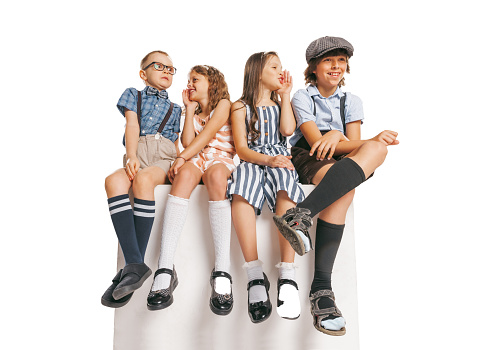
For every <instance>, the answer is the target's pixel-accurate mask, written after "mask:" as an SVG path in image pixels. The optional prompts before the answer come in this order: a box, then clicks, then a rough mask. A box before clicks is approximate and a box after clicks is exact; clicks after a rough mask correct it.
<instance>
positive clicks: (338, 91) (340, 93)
mask: <svg viewBox="0 0 491 350" xmlns="http://www.w3.org/2000/svg"><path fill="white" fill-rule="evenodd" d="M307 92H308V93H309V96H316V95H318V96H319V97H322V98H326V97H324V96H322V95H321V93H320V92H319V89H317V86H315V85H312V84H309V86H307ZM344 95H345V93H344V92H343V91H342V90H341V88H340V87H339V86H338V87H337V88H336V91H334V93H333V94H332V96H337V97H341V96H344ZM329 97H331V96H329Z"/></svg>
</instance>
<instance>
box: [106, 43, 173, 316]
mask: <svg viewBox="0 0 491 350" xmlns="http://www.w3.org/2000/svg"><path fill="white" fill-rule="evenodd" d="M140 68H141V70H140V78H141V79H142V80H143V81H144V83H145V85H146V87H145V88H144V89H143V90H142V91H138V90H136V89H135V88H129V89H126V90H125V91H124V93H123V95H122V96H121V98H120V99H119V101H118V104H117V107H118V110H119V111H120V112H121V114H123V115H124V116H125V118H126V128H125V136H124V138H123V145H125V147H126V154H125V155H124V158H123V166H124V167H123V168H120V169H118V170H116V171H115V172H114V173H112V174H111V175H109V176H108V177H107V178H106V182H105V187H106V193H107V198H108V200H107V201H108V204H109V213H110V215H111V220H112V222H113V225H114V229H115V230H116V235H117V237H118V240H119V244H120V245H121V249H122V251H123V255H124V259H125V267H124V268H123V269H121V270H119V272H118V273H117V274H116V276H115V277H114V278H113V280H112V282H113V283H112V284H111V286H110V287H109V288H108V289H107V290H106V292H105V293H104V295H103V296H102V298H101V302H102V304H103V305H105V306H108V307H113V308H117V307H121V306H124V305H126V304H127V303H128V301H129V300H130V298H131V296H132V295H133V292H134V291H135V290H136V289H138V288H140V287H141V286H142V284H143V282H144V281H145V280H146V279H147V278H148V277H149V276H150V274H151V273H152V271H151V270H150V268H149V267H148V266H147V265H146V264H145V263H144V257H145V250H146V247H147V243H148V240H149V238H150V232H151V230H152V224H153V220H154V217H155V198H154V188H155V186H157V185H159V184H163V183H164V182H165V181H166V179H167V172H168V171H169V169H170V166H171V163H172V162H173V161H174V160H175V159H176V157H177V156H178V153H179V148H178V142H179V141H178V139H179V137H178V136H179V131H180V129H179V127H180V120H181V107H180V106H179V105H177V104H174V103H172V102H170V101H169V99H168V96H167V91H166V90H167V89H168V88H169V87H170V86H171V85H172V79H173V76H174V74H175V73H176V68H175V67H174V66H173V64H172V61H171V59H170V57H169V55H168V54H167V53H165V52H163V51H152V52H150V53H149V54H147V55H146V56H145V57H144V58H143V60H142V61H141V64H140ZM130 188H133V194H134V209H133V208H132V207H131V204H130V200H129V196H128V191H129V189H130Z"/></svg>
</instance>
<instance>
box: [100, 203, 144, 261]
mask: <svg viewBox="0 0 491 350" xmlns="http://www.w3.org/2000/svg"><path fill="white" fill-rule="evenodd" d="M107 203H108V205H109V213H110V214H111V220H112V222H113V225H114V229H115V230H116V235H117V236H118V240H119V244H120V245H121V250H122V251H123V255H124V260H125V262H126V264H131V263H141V262H143V258H142V256H141V253H140V249H139V247H138V242H137V239H136V232H135V222H134V220H133V209H132V208H131V203H130V199H129V197H128V195H127V194H123V195H121V196H116V197H112V198H109V199H108V200H107Z"/></svg>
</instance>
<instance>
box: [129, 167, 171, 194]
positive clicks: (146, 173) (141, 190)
mask: <svg viewBox="0 0 491 350" xmlns="http://www.w3.org/2000/svg"><path fill="white" fill-rule="evenodd" d="M166 178H167V174H166V173H165V171H164V170H162V169H161V168H159V167H156V166H151V167H148V168H144V169H141V170H140V171H139V172H138V173H137V174H136V176H135V178H134V180H133V194H134V195H135V197H136V198H140V199H144V200H149V201H153V200H155V195H154V191H155V187H156V186H157V185H162V184H163V183H164V182H165V179H166Z"/></svg>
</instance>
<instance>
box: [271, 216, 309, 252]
mask: <svg viewBox="0 0 491 350" xmlns="http://www.w3.org/2000/svg"><path fill="white" fill-rule="evenodd" d="M273 220H274V223H275V225H276V227H277V228H278V230H279V231H280V233H281V235H282V236H283V237H285V239H286V240H287V241H288V243H290V245H291V246H292V248H293V250H294V251H295V253H297V254H298V255H300V256H302V255H305V245H304V244H303V240H302V238H301V237H300V235H299V233H298V232H297V231H295V230H294V229H292V228H291V227H290V226H288V224H287V223H286V221H285V220H284V219H283V218H282V217H281V216H278V215H275V216H273Z"/></svg>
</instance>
